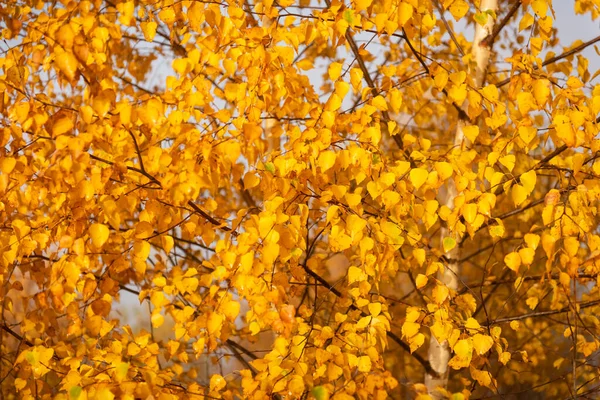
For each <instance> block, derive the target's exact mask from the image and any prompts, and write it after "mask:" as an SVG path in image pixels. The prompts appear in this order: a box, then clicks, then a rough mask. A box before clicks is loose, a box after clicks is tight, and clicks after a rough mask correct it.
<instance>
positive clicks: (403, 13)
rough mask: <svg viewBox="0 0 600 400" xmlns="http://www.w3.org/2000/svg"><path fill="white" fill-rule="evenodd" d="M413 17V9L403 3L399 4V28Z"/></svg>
mask: <svg viewBox="0 0 600 400" xmlns="http://www.w3.org/2000/svg"><path fill="white" fill-rule="evenodd" d="M412 15H413V7H412V6H411V5H410V4H408V3H405V2H402V3H400V7H399V9H398V20H399V21H398V22H399V24H400V26H404V25H406V23H407V22H408V20H409V19H411V18H412Z"/></svg>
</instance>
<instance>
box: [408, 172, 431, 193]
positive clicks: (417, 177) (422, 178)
mask: <svg viewBox="0 0 600 400" xmlns="http://www.w3.org/2000/svg"><path fill="white" fill-rule="evenodd" d="M409 175H410V182H411V183H412V184H413V186H414V187H415V189H418V188H420V187H421V186H422V185H423V184H424V183H425V182H426V181H427V176H428V175H429V172H427V170H426V169H423V168H414V169H412V170H411V171H410V174H409Z"/></svg>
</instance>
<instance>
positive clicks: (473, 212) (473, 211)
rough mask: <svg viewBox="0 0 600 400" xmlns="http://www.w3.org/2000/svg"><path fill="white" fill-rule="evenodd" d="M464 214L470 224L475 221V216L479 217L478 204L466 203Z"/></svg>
mask: <svg viewBox="0 0 600 400" xmlns="http://www.w3.org/2000/svg"><path fill="white" fill-rule="evenodd" d="M462 215H463V217H465V221H467V222H468V223H469V224H472V223H473V222H475V218H477V204H474V203H469V204H465V205H464V206H463V209H462Z"/></svg>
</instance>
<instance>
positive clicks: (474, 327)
mask: <svg viewBox="0 0 600 400" xmlns="http://www.w3.org/2000/svg"><path fill="white" fill-rule="evenodd" d="M465 328H466V329H467V330H468V331H469V333H475V332H477V331H478V330H479V329H481V325H479V322H477V320H476V319H475V318H471V317H469V318H468V319H467V322H465Z"/></svg>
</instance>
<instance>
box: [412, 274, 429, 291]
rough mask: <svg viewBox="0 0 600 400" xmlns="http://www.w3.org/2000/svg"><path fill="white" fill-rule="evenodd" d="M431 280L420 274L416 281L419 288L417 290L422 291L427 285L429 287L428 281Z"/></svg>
mask: <svg viewBox="0 0 600 400" xmlns="http://www.w3.org/2000/svg"><path fill="white" fill-rule="evenodd" d="M428 280H429V279H428V278H427V276H425V275H423V274H419V275H417V277H416V279H415V284H416V286H417V289H421V288H422V287H424V286H425V285H427V281H428Z"/></svg>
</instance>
